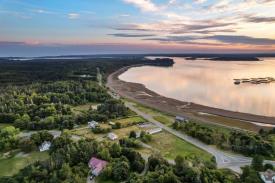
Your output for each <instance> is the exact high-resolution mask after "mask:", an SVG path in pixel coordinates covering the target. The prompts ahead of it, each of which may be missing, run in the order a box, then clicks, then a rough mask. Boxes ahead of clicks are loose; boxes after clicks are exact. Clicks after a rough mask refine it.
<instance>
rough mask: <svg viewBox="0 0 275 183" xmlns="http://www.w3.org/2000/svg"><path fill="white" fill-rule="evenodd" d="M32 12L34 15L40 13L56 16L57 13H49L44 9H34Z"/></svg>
mask: <svg viewBox="0 0 275 183" xmlns="http://www.w3.org/2000/svg"><path fill="white" fill-rule="evenodd" d="M32 11H33V12H34V13H39V14H56V13H55V12H52V11H47V10H43V9H34V10H32Z"/></svg>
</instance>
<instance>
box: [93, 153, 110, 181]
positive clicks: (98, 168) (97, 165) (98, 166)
mask: <svg viewBox="0 0 275 183" xmlns="http://www.w3.org/2000/svg"><path fill="white" fill-rule="evenodd" d="M107 164H108V162H107V161H104V160H101V159H98V158H95V157H92V158H91V159H90V161H89V168H90V169H91V173H92V175H94V176H99V174H100V173H101V172H102V171H103V169H104V168H105V167H106V166H107Z"/></svg>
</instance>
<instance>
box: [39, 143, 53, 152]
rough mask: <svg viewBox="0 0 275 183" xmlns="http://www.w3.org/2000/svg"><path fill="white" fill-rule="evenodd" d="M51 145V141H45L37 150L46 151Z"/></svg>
mask: <svg viewBox="0 0 275 183" xmlns="http://www.w3.org/2000/svg"><path fill="white" fill-rule="evenodd" d="M51 145H52V143H51V142H49V141H45V142H43V143H42V144H41V145H40V146H39V151H40V152H43V151H48V150H49V149H50V147H51Z"/></svg>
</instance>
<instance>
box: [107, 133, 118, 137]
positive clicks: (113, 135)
mask: <svg viewBox="0 0 275 183" xmlns="http://www.w3.org/2000/svg"><path fill="white" fill-rule="evenodd" d="M108 137H109V138H117V135H116V134H114V133H109V134H108Z"/></svg>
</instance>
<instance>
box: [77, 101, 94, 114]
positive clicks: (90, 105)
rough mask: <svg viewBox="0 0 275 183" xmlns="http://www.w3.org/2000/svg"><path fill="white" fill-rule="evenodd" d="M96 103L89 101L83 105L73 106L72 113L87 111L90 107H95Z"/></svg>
mask: <svg viewBox="0 0 275 183" xmlns="http://www.w3.org/2000/svg"><path fill="white" fill-rule="evenodd" d="M97 105H98V104H96V103H89V104H85V105H79V106H76V107H73V108H72V111H73V113H74V114H80V113H82V112H86V111H88V110H89V109H91V108H92V109H96V108H97Z"/></svg>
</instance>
